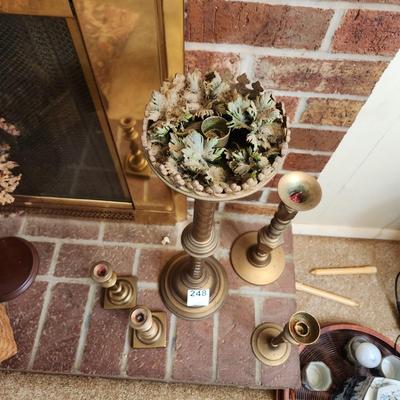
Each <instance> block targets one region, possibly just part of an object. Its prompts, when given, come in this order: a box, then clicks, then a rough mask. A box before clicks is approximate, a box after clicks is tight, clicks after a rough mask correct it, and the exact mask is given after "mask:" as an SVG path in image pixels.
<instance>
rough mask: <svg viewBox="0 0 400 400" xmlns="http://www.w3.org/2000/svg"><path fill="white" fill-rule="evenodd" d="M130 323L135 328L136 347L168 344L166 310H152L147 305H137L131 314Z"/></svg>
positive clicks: (142, 347) (145, 347)
mask: <svg viewBox="0 0 400 400" xmlns="http://www.w3.org/2000/svg"><path fill="white" fill-rule="evenodd" d="M129 325H130V326H131V328H132V329H133V335H132V347H133V348H134V349H147V348H155V347H166V346H167V316H166V313H165V312H151V311H150V310H149V309H148V308H147V307H145V306H137V307H135V308H134V309H133V310H132V312H131V314H130V316H129Z"/></svg>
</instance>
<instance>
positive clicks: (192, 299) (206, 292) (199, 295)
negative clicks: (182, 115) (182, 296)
mask: <svg viewBox="0 0 400 400" xmlns="http://www.w3.org/2000/svg"><path fill="white" fill-rule="evenodd" d="M209 302H210V289H201V290H198V289H188V291H187V303H186V304H187V306H188V307H198V306H208V303H209Z"/></svg>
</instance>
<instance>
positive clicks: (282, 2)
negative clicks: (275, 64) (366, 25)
mask: <svg viewBox="0 0 400 400" xmlns="http://www.w3.org/2000/svg"><path fill="white" fill-rule="evenodd" d="M227 1H240V2H246V3H260V4H269V5H279V6H292V7H307V8H322V9H335V10H336V9H348V10H352V9H357V10H360V9H361V10H375V11H395V12H398V11H400V6H397V5H395V4H382V3H358V2H357V3H354V2H350V1H329V0H327V1H321V0H306V1H304V0H227Z"/></svg>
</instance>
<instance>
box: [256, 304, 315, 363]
mask: <svg viewBox="0 0 400 400" xmlns="http://www.w3.org/2000/svg"><path fill="white" fill-rule="evenodd" d="M320 333H321V328H320V326H319V323H318V321H317V320H316V318H315V317H313V316H312V315H311V314H309V313H306V312H303V311H299V312H297V313H295V314H293V315H292V316H291V318H290V319H289V322H288V323H286V325H285V326H284V328H283V329H282V328H281V327H280V326H279V325H277V324H274V323H270V322H265V323H263V324H260V325H259V326H257V328H256V329H255V330H254V331H253V334H252V336H251V348H252V350H253V353H254V355H255V356H256V357H257V358H258V359H259V360H260V361H261V362H262V363H263V364H265V365H269V366H277V365H281V364H283V363H284V362H285V361H286V360H287V359H288V358H289V356H290V352H291V347H292V344H293V345H297V346H298V345H300V344H301V345H310V344H313V343H315V342H316V341H317V340H318V338H319V335H320Z"/></svg>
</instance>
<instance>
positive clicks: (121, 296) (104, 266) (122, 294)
mask: <svg viewBox="0 0 400 400" xmlns="http://www.w3.org/2000/svg"><path fill="white" fill-rule="evenodd" d="M90 276H91V278H92V279H93V280H94V281H95V282H96V283H98V284H100V285H101V286H102V287H103V288H104V289H105V290H104V297H103V307H104V308H105V309H106V310H115V309H125V308H133V307H135V306H136V298H137V278H136V277H134V276H117V274H116V273H115V271H113V269H112V268H111V265H110V263H108V262H107V261H97V262H95V263H94V264H93V265H92V267H91V270H90Z"/></svg>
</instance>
